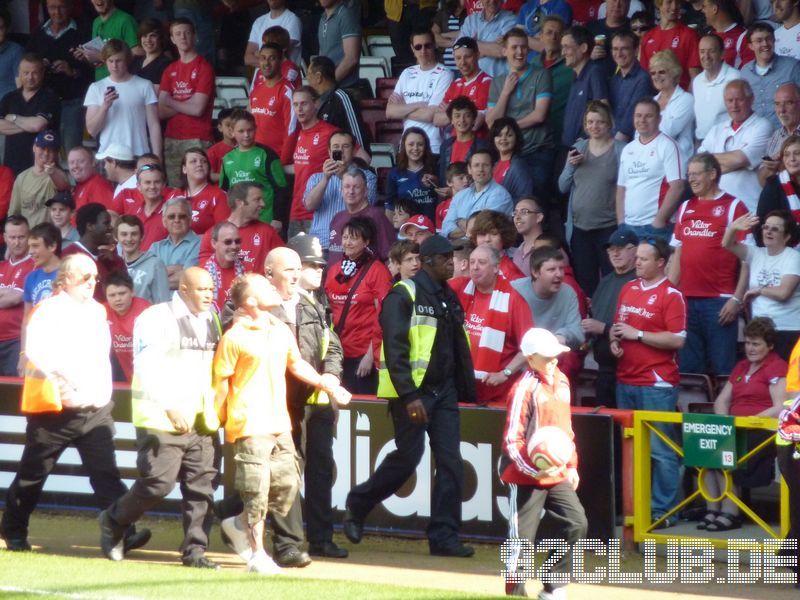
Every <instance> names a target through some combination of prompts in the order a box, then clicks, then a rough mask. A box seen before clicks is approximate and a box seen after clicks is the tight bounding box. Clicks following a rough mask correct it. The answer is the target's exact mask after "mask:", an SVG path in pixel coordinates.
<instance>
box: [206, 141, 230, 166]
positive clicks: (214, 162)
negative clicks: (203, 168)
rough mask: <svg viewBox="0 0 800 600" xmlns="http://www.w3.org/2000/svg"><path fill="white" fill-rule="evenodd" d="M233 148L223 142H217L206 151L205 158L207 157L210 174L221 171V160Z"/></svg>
mask: <svg viewBox="0 0 800 600" xmlns="http://www.w3.org/2000/svg"><path fill="white" fill-rule="evenodd" d="M235 147H236V146H231V145H230V144H228V143H227V142H226V141H224V140H223V141H221V142H217V143H216V144H214V145H213V146H211V148H209V149H208V150H206V156H208V165H209V168H210V169H211V172H212V173H219V172H220V171H222V159H223V158H224V157H225V155H226V154H227V153H228V152H230V151H231V150H233V149H234V148H235Z"/></svg>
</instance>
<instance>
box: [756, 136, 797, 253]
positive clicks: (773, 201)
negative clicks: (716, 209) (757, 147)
mask: <svg viewBox="0 0 800 600" xmlns="http://www.w3.org/2000/svg"><path fill="white" fill-rule="evenodd" d="M778 157H779V159H780V163H779V165H780V166H779V167H778V168H779V169H780V170H779V171H778V172H777V173H776V174H775V175H773V176H772V177H769V178H768V179H767V181H766V182H765V183H764V188H763V189H762V190H761V196H759V198H758V208H757V209H756V214H758V218H759V219H761V220H763V219H764V217H765V216H766V215H767V213H769V212H771V211H773V210H789V211H791V212H792V214H793V215H794V218H795V220H796V221H800V135H790V136H789V137H788V138H786V139H785V140H784V141H783V144H781V150H780V152H779V153H778ZM755 238H756V241H760V240H761V236H760V235H759V234H758V233H756V235H755Z"/></svg>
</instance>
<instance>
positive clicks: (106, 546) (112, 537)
mask: <svg viewBox="0 0 800 600" xmlns="http://www.w3.org/2000/svg"><path fill="white" fill-rule="evenodd" d="M97 521H98V522H99V523H100V550H102V551H103V555H104V556H105V557H106V558H108V559H109V560H122V559H123V557H124V553H123V548H124V541H123V537H124V535H125V529H124V528H123V527H121V526H120V525H118V524H117V523H115V522H114V521H113V519H112V518H111V517H110V516H109V514H108V511H105V510H104V511H103V512H101V513H100V516H99V517H98V519H97Z"/></svg>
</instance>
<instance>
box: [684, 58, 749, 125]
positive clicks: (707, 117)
mask: <svg viewBox="0 0 800 600" xmlns="http://www.w3.org/2000/svg"><path fill="white" fill-rule="evenodd" d="M741 78H742V74H741V73H740V72H739V70H738V69H734V68H733V67H732V66H730V65H729V64H727V63H724V62H723V63H722V68H721V69H720V71H719V73H717V76H716V77H715V78H714V79H713V80H711V81H709V79H708V73H707V72H706V71H703V72H702V73H700V74H699V75H698V76H697V77H695V78H694V80H692V95H693V96H694V118H695V122H696V124H697V127H696V128H695V130H694V136H695V137H696V138H697V139H698V140H700V141H702V140H703V138H705V137H706V135H707V134H708V130H709V129H711V128H712V127H713V126H714V125H716V124H717V123H723V122H725V121H727V120H728V112H727V111H726V110H725V100H724V98H723V97H722V94H723V92H724V91H725V85H727V83H728V82H729V81H734V80H736V79H741Z"/></svg>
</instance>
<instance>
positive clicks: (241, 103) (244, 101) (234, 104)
mask: <svg viewBox="0 0 800 600" xmlns="http://www.w3.org/2000/svg"><path fill="white" fill-rule="evenodd" d="M229 104H230V106H231V108H248V109H249V108H250V100H249V98H231V100H230V102H229Z"/></svg>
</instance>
